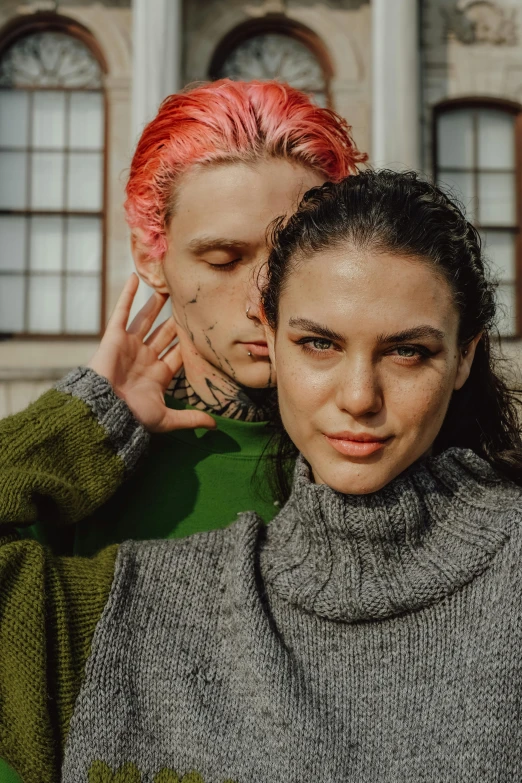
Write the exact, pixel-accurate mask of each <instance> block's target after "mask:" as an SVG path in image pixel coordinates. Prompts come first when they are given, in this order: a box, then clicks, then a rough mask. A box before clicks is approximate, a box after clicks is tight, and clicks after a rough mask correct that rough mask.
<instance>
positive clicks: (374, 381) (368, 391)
mask: <svg viewBox="0 0 522 783" xmlns="http://www.w3.org/2000/svg"><path fill="white" fill-rule="evenodd" d="M343 364H344V363H343ZM337 405H338V407H339V408H340V409H341V410H344V411H346V412H347V413H349V414H350V415H351V416H353V417H354V418H355V417H357V418H358V417H361V416H368V415H372V414H375V413H379V411H380V410H381V408H382V406H383V393H382V388H381V384H380V381H379V377H378V373H377V371H376V369H375V367H374V366H373V363H372V362H369V361H367V362H351V363H347V364H346V365H345V366H344V367H343V369H342V371H341V375H340V378H339V380H338V387H337Z"/></svg>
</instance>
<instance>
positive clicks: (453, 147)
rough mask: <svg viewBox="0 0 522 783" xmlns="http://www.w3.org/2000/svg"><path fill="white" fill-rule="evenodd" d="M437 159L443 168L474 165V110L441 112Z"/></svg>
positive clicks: (461, 167)
mask: <svg viewBox="0 0 522 783" xmlns="http://www.w3.org/2000/svg"><path fill="white" fill-rule="evenodd" d="M437 140H438V145H437V159H438V165H439V167H440V168H443V169H450V168H460V169H469V168H471V167H472V166H473V110H470V109H459V110H458V111H450V112H445V113H444V114H441V115H440V117H439V121H438V125H437Z"/></svg>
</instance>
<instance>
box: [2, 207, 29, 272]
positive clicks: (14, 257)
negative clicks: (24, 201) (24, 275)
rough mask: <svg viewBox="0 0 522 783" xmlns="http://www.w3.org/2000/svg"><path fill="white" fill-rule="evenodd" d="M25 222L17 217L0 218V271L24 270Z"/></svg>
mask: <svg viewBox="0 0 522 783" xmlns="http://www.w3.org/2000/svg"><path fill="white" fill-rule="evenodd" d="M25 221H26V218H24V217H19V216H18V215H2V216H1V217H0V269H4V270H6V271H10V272H13V271H14V272H21V271H23V270H24V269H25V230H26V226H25Z"/></svg>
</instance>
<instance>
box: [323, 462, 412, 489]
mask: <svg viewBox="0 0 522 783" xmlns="http://www.w3.org/2000/svg"><path fill="white" fill-rule="evenodd" d="M395 467H396V466H389V465H384V464H382V463H381V464H377V465H375V464H374V465H368V464H366V465H364V464H351V463H346V462H345V463H344V464H341V465H335V466H334V465H325V466H318V469H315V468H314V467H313V466H312V474H313V476H314V481H315V483H316V484H327V485H328V486H329V487H331V489H334V490H335V491H336V492H341V493H342V494H343V495H370V494H372V493H373V492H379V490H381V489H382V488H383V487H385V486H386V484H389V483H390V481H393V479H394V478H395V477H396V476H397V475H398V473H400V472H401V471H400V470H397V469H394V468H395Z"/></svg>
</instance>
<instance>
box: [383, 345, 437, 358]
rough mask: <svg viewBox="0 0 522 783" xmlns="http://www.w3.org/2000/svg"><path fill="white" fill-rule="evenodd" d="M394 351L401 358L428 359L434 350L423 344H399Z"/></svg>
mask: <svg viewBox="0 0 522 783" xmlns="http://www.w3.org/2000/svg"><path fill="white" fill-rule="evenodd" d="M392 353H393V354H394V355H395V356H399V357H400V358H401V359H418V360H419V361H420V360H422V359H428V358H429V357H430V356H433V355H434V354H433V351H430V350H429V348H426V347H425V346H423V345H397V346H396V347H395V348H394V349H393V351H392Z"/></svg>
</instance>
